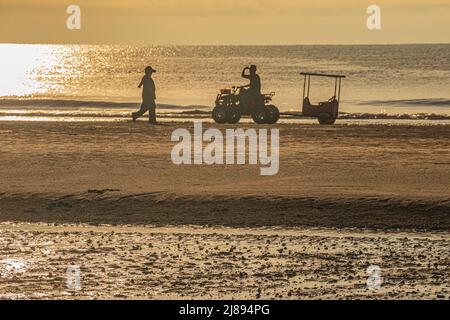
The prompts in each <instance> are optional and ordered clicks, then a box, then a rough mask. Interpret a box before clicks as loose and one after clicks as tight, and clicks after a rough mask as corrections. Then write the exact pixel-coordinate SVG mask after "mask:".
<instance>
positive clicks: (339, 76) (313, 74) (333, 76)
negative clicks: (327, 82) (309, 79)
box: [300, 72, 345, 78]
mask: <svg viewBox="0 0 450 320" xmlns="http://www.w3.org/2000/svg"><path fill="white" fill-rule="evenodd" d="M300 74H301V75H303V76H313V77H328V78H345V76H344V75H338V74H326V73H310V72H302V73H300Z"/></svg>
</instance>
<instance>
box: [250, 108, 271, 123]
mask: <svg viewBox="0 0 450 320" xmlns="http://www.w3.org/2000/svg"><path fill="white" fill-rule="evenodd" d="M252 119H253V121H255V123H257V124H266V123H267V119H268V112H267V108H265V107H257V108H255V110H253V112H252Z"/></svg>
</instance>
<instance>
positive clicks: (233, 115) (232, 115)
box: [227, 106, 242, 124]
mask: <svg viewBox="0 0 450 320" xmlns="http://www.w3.org/2000/svg"><path fill="white" fill-rule="evenodd" d="M241 116H242V114H241V110H239V108H238V107H236V106H233V107H229V108H228V110H227V123H229V124H237V123H239V121H241Z"/></svg>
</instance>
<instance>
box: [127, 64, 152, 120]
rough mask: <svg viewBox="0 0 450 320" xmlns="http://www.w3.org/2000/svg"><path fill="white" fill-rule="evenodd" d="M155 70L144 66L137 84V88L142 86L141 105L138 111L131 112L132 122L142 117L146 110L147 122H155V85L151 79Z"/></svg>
mask: <svg viewBox="0 0 450 320" xmlns="http://www.w3.org/2000/svg"><path fill="white" fill-rule="evenodd" d="M155 72H156V70H155V69H153V68H152V67H147V68H145V76H144V77H143V78H142V81H141V83H140V84H139V89H140V88H142V87H144V88H143V90H142V105H141V109H140V110H139V111H137V112H134V113H133V115H132V117H133V122H135V121H136V120H137V119H139V118H140V117H142V116H143V115H144V114H145V113H146V112H147V111H148V112H149V122H150V123H152V124H156V102H155V100H156V86H155V82H154V81H153V79H152V75H153V73H155Z"/></svg>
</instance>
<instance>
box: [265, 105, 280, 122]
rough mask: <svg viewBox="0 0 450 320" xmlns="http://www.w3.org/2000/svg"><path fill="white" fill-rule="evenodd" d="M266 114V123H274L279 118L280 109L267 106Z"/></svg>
mask: <svg viewBox="0 0 450 320" xmlns="http://www.w3.org/2000/svg"><path fill="white" fill-rule="evenodd" d="M267 115H268V116H267V123H268V124H275V123H277V122H278V120H280V110H278V108H277V107H275V106H273V105H270V106H267Z"/></svg>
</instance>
